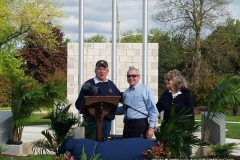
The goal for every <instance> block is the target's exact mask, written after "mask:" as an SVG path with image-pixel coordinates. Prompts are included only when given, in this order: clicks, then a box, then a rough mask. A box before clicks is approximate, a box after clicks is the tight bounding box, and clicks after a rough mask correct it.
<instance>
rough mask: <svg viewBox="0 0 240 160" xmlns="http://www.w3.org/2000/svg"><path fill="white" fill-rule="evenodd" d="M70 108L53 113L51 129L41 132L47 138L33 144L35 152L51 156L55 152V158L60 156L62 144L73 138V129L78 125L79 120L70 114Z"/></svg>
mask: <svg viewBox="0 0 240 160" xmlns="http://www.w3.org/2000/svg"><path fill="white" fill-rule="evenodd" d="M70 106H71V105H67V106H66V107H64V108H61V109H59V108H56V109H55V110H53V111H52V112H51V114H50V115H49V118H50V120H51V122H50V129H49V130H44V131H42V132H41V133H42V134H43V136H44V137H45V138H44V139H40V140H39V141H37V142H35V143H34V144H33V150H34V151H36V152H37V153H40V154H41V153H46V154H50V155H51V153H52V152H54V153H55V158H56V157H59V156H60V149H61V144H62V143H63V141H64V140H65V139H66V138H67V137H68V136H73V134H72V131H71V128H72V126H74V125H75V124H77V123H78V119H77V118H76V117H75V116H74V115H73V114H72V113H69V112H68V111H69V108H70Z"/></svg>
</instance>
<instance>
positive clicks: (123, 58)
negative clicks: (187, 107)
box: [67, 43, 158, 134]
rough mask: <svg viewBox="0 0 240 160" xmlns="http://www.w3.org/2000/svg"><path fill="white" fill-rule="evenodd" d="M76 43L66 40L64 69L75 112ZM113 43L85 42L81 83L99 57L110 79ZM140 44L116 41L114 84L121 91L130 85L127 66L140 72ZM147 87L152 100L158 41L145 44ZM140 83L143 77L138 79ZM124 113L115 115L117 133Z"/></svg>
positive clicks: (92, 73)
mask: <svg viewBox="0 0 240 160" xmlns="http://www.w3.org/2000/svg"><path fill="white" fill-rule="evenodd" d="M78 47H79V44H78V43H68V63H67V64H68V69H67V98H68V99H69V100H70V103H72V106H71V108H70V110H71V111H72V112H74V113H76V114H77V113H78V112H77V110H76V109H75V101H76V99H77V97H78V93H79V91H78V72H79V69H80V68H79V66H81V65H80V64H79V61H78V57H79V53H78V52H79V49H78ZM111 55H112V44H111V43H85V44H84V64H83V66H84V68H83V73H84V77H83V82H85V81H86V80H88V79H90V78H93V77H94V76H95V72H94V69H95V65H96V62H97V61H98V60H100V59H103V60H106V61H107V62H108V65H109V69H110V72H109V75H108V77H107V78H108V79H110V80H112V79H111V77H112V67H111V66H112V65H113V64H112V61H111V60H112V59H111V58H112V56H111ZM142 58H143V57H142V43H122V44H117V55H116V64H115V65H116V73H117V74H116V82H115V84H116V86H117V87H118V88H119V90H120V91H125V89H126V88H127V87H129V84H128V83H127V79H126V74H127V70H128V67H129V66H134V67H136V68H138V69H139V70H140V71H141V72H142V69H141V68H142V67H143V66H142V61H143V59H142ZM147 73H148V77H147V79H148V84H147V85H148V86H149V87H150V88H151V89H152V91H153V94H154V96H155V100H156V101H157V100H158V99H157V98H158V44H157V43H149V44H148V70H147ZM140 81H141V82H142V76H141V80H140ZM122 129H123V116H116V133H115V134H122Z"/></svg>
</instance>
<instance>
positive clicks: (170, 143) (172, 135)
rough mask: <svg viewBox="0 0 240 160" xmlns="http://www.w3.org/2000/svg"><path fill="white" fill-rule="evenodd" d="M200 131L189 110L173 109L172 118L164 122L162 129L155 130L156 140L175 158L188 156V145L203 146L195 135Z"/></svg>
mask: <svg viewBox="0 0 240 160" xmlns="http://www.w3.org/2000/svg"><path fill="white" fill-rule="evenodd" d="M198 130H199V125H197V123H196V122H195V121H194V120H193V115H192V114H189V109H182V110H176V107H175V106H173V107H172V108H171V113H170V118H169V119H168V120H163V121H162V124H161V126H160V127H157V128H156V129H155V132H154V133H155V136H156V139H157V140H158V141H159V142H161V143H164V144H165V145H166V150H167V151H171V154H172V156H173V157H174V158H179V157H180V156H181V155H188V154H190V153H189V149H188V148H187V147H186V146H188V145H190V144H191V145H193V146H194V145H201V141H200V139H199V138H198V137H197V136H196V135H194V134H193V133H194V132H196V131H198Z"/></svg>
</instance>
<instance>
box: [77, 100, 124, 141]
mask: <svg viewBox="0 0 240 160" xmlns="http://www.w3.org/2000/svg"><path fill="white" fill-rule="evenodd" d="M120 98H121V96H84V99H83V103H82V107H81V110H80V113H81V114H88V112H89V113H90V114H92V115H93V116H94V118H95V120H96V135H97V140H98V141H102V139H103V137H102V122H103V118H104V116H105V115H106V114H109V113H110V114H114V115H115V112H116V109H117V105H118V104H119V100H120Z"/></svg>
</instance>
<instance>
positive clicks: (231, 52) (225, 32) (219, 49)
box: [202, 19, 240, 75]
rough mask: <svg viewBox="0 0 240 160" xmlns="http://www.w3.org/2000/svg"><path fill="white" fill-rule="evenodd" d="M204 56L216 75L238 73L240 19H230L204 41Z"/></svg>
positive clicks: (239, 60)
mask: <svg viewBox="0 0 240 160" xmlns="http://www.w3.org/2000/svg"><path fill="white" fill-rule="evenodd" d="M202 48H203V49H202V50H203V58H204V60H205V61H206V62H205V63H207V64H208V65H207V66H206V67H207V69H208V70H211V72H212V73H213V74H215V75H226V74H228V75H229V74H231V75H236V74H239V70H240V21H239V20H233V19H229V20H227V21H226V25H224V26H219V27H217V28H216V29H215V30H214V31H213V32H212V33H211V34H210V35H209V36H208V37H207V38H206V40H205V41H204V42H203V46H202Z"/></svg>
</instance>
